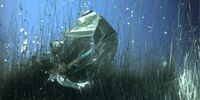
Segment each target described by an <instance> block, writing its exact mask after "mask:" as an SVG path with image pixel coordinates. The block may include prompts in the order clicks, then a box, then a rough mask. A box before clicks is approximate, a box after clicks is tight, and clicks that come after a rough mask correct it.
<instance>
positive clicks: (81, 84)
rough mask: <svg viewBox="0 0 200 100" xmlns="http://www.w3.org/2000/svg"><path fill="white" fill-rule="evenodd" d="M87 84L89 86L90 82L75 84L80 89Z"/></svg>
mask: <svg viewBox="0 0 200 100" xmlns="http://www.w3.org/2000/svg"><path fill="white" fill-rule="evenodd" d="M87 84H88V85H89V84H90V82H88V81H86V82H82V83H77V85H78V86H79V87H80V88H84V87H85V85H87Z"/></svg>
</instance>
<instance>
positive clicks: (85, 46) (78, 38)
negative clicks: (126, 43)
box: [50, 11, 118, 89]
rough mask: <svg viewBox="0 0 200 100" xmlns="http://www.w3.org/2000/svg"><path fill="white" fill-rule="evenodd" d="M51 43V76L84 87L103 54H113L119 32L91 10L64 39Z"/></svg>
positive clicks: (88, 83)
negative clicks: (52, 65)
mask: <svg viewBox="0 0 200 100" xmlns="http://www.w3.org/2000/svg"><path fill="white" fill-rule="evenodd" d="M50 45H51V51H52V55H53V61H52V62H53V64H54V68H53V69H52V70H51V74H50V79H51V80H52V81H55V80H56V81H57V82H58V83H59V84H60V85H63V86H65V87H71V88H75V89H81V88H85V86H88V85H91V81H92V76H93V75H92V74H94V70H95V69H96V67H97V66H98V65H99V64H98V63H100V62H101V60H102V59H104V57H105V58H106V59H107V58H110V57H114V54H115V52H116V48H117V45H118V43H117V33H116V32H115V31H114V29H113V28H112V27H111V26H110V25H109V24H108V22H107V21H106V20H105V19H104V18H103V17H101V16H100V15H99V14H97V13H95V12H92V11H88V12H87V13H85V14H84V15H83V16H81V17H80V18H78V20H77V23H76V25H75V26H74V27H73V28H72V29H71V30H70V31H68V32H65V38H64V40H63V42H60V41H52V42H51V43H50ZM110 47H112V48H110ZM108 56H109V57H108ZM102 62H103V61H102ZM98 67H99V66H98Z"/></svg>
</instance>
